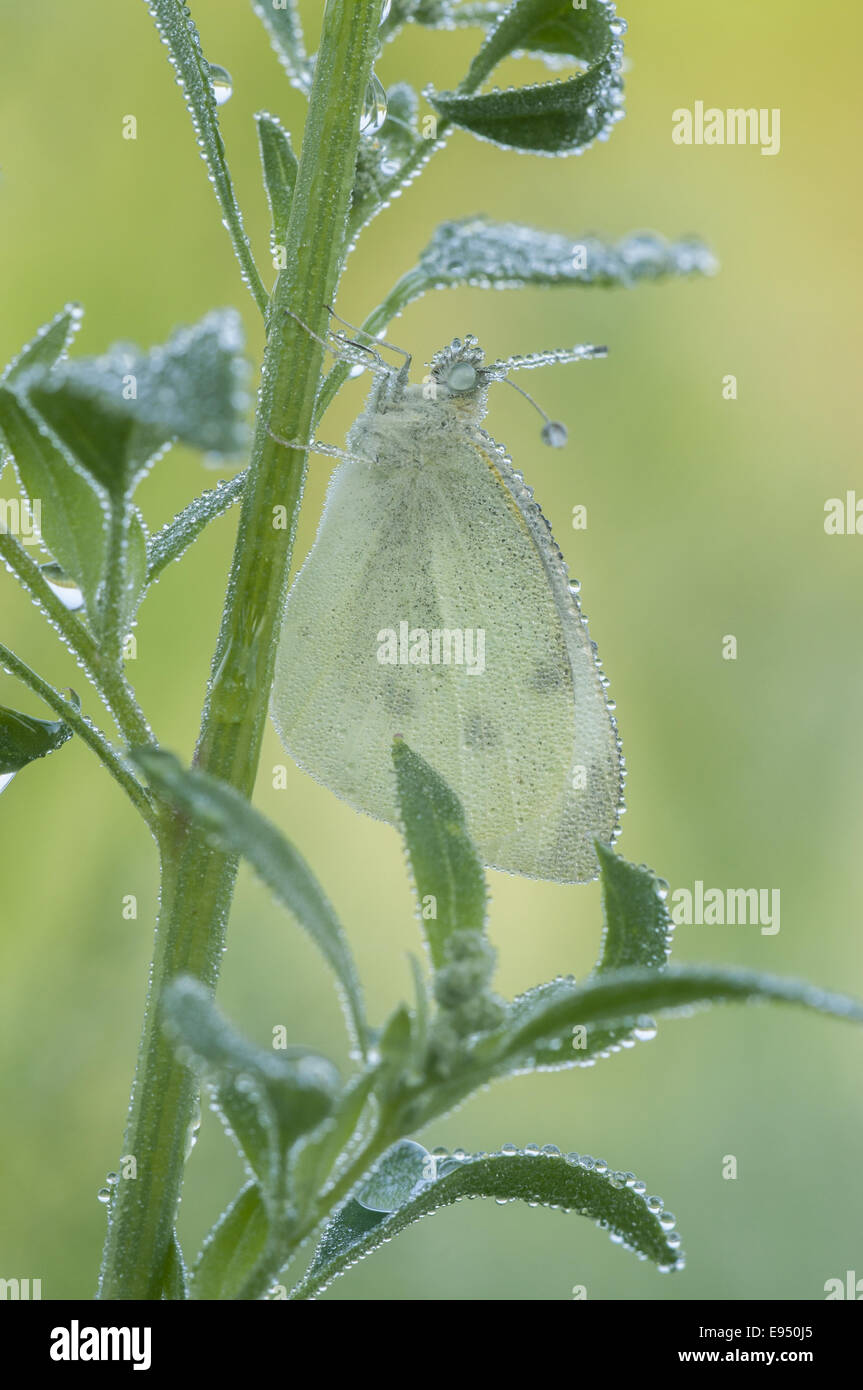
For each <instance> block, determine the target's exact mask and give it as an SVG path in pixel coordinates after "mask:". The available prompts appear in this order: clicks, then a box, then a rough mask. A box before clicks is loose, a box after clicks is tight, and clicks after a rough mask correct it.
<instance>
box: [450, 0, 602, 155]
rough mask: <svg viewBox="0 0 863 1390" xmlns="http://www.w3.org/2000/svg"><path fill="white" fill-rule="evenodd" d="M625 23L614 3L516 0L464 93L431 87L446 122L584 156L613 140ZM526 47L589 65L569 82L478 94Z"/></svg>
mask: <svg viewBox="0 0 863 1390" xmlns="http://www.w3.org/2000/svg"><path fill="white" fill-rule="evenodd" d="M624 27H625V26H624V25H623V22H622V21H619V20H617V18H616V16H615V12H614V7H613V5H606V4H605V3H604V2H603V0H587V7H586V8H585V9H583V10H581V9H578V10H576V9H573V7H572V4H571V0H514V3H513V4H512V5H511V6H510V7H509V9H508V10H507V11H506V13H505V14H504V15H503V17H502V19H501V20H500V22H499V23H497V24H496V25H495V26H494V27H493V28H492V29H491V31H490V33H489V34H488V36H487V38H486V40H485V43H484V44H483V46H482V48H481V49H480V51H479V53H478V54H477V55H476V57H475V58H474V60H473V62H472V64H471V66H470V70H469V72H468V74H467V77H466V78H465V80H464V82H463V83H462V84H461V86H460V87H459V89H458V91H457V92H439V93H437V94H435V93H434V92H430V93H429V94H428V95H429V100H430V101H431V103H432V105H433V106H434V107H435V109H436V110H437V111H438V112H439V114H440V115H441V116H443V117H444V119H446V120H450V121H453V122H454V123H455V124H456V125H458V126H461V127H462V128H463V129H465V130H469V131H471V132H472V134H474V135H478V136H479V137H480V138H481V139H484V140H491V141H493V142H494V143H495V144H497V145H502V146H504V147H505V148H507V149H517V150H527V151H531V152H533V153H537V154H549V155H557V154H580V153H581V152H582V151H583V150H585V149H586V148H587V146H588V145H590V144H591V143H592V142H593V141H594V140H596V139H598V138H599V139H608V137H609V135H610V134H611V131H612V129H613V128H614V125H615V123H616V122H617V121H618V120H620V119H621V118H622V116H623V83H622V80H621V76H620V73H621V65H622V61H623V44H622V43H621V42H620V38H619V35H620V34H621V33H622V32H623V29H624ZM519 50H529V51H534V50H538V51H540V52H542V53H546V54H548V53H550V54H554V55H557V56H560V55H561V54H564V55H567V56H572V57H575V58H577V59H579V60H580V61H582V62H584V63H585V64H587V67H586V70H585V71H584V72H582V73H579V74H578V75H577V76H575V77H570V78H568V79H567V80H566V81H558V82H547V83H540V84H538V85H532V86H527V87H518V88H515V87H513V88H509V89H507V90H506V91H493V92H486V93H482V94H478V89H479V88H480V87H481V86H482V84H483V82H484V81H485V79H486V78H487V77H488V76H489V74H490V73H491V72H492V71H493V69H494V68H495V67H497V65H498V64H499V63H500V62H501V61H502V60H503V59H504V58H506V57H508V56H509V55H510V54H512V53H515V52H517V51H519Z"/></svg>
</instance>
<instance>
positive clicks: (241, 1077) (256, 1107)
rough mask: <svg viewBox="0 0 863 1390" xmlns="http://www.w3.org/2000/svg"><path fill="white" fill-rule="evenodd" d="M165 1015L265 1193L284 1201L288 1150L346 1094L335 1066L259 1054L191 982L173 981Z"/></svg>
mask: <svg viewBox="0 0 863 1390" xmlns="http://www.w3.org/2000/svg"><path fill="white" fill-rule="evenodd" d="M164 1008H165V1028H166V1030H167V1031H168V1033H169V1035H170V1036H171V1037H172V1038H173V1039H174V1040H175V1042H176V1043H177V1044H178V1046H179V1048H180V1056H181V1058H182V1060H184V1061H187V1062H188V1064H189V1065H192V1066H194V1067H195V1068H196V1069H197V1070H198V1071H199V1072H201V1073H202V1074H203V1075H204V1076H205V1077H206V1078H207V1080H208V1082H209V1084H210V1085H211V1086H212V1087H213V1089H214V1091H215V1093H216V1097H217V1100H218V1104H219V1108H220V1110H221V1112H222V1114H223V1116H224V1118H225V1121H226V1125H227V1127H228V1130H229V1132H230V1133H231V1135H232V1137H233V1138H234V1139H235V1141H236V1142H237V1145H238V1147H239V1148H240V1150H241V1152H242V1153H244V1154H245V1156H246V1158H247V1159H248V1161H249V1164H250V1166H251V1168H252V1170H253V1172H254V1173H255V1175H256V1177H257V1178H258V1181H259V1182H260V1184H261V1187H262V1188H263V1190H264V1192H265V1194H267V1195H270V1196H272V1195H273V1194H277V1193H278V1192H279V1191H280V1188H281V1182H282V1176H283V1172H284V1159H285V1157H286V1155H287V1152H288V1150H289V1149H290V1148H291V1146H292V1145H293V1144H294V1143H295V1142H296V1140H297V1139H298V1138H299V1136H300V1135H301V1134H305V1133H307V1132H308V1131H309V1130H311V1129H314V1128H315V1127H316V1126H317V1125H319V1124H320V1122H321V1120H323V1119H324V1118H325V1116H326V1115H327V1114H328V1113H329V1111H330V1110H331V1109H332V1106H333V1102H334V1100H335V1097H336V1096H337V1094H338V1091H339V1077H338V1072H337V1071H336V1069H335V1067H334V1066H333V1065H332V1063H331V1062H328V1061H327V1059H326V1058H324V1057H321V1056H319V1054H317V1053H312V1052H307V1051H305V1050H304V1049H302V1048H297V1049H290V1050H288V1051H281V1052H272V1051H271V1052H267V1051H264V1049H263V1048H258V1047H254V1046H253V1045H252V1044H251V1043H249V1042H247V1041H246V1039H245V1038H243V1037H242V1036H241V1035H240V1034H239V1033H237V1032H236V1030H235V1029H234V1028H233V1027H232V1026H231V1025H230V1024H229V1023H228V1022H227V1020H226V1019H225V1018H224V1017H223V1016H222V1014H221V1013H220V1012H219V1010H218V1009H217V1008H216V1005H215V1004H214V1002H213V1000H212V998H211V996H210V994H209V992H208V990H207V989H206V988H205V986H204V985H202V984H201V982H200V981H199V980H194V979H192V978H191V977H189V976H180V977H178V978H176V979H175V980H173V981H172V982H171V984H170V986H169V988H168V990H167V992H166V996H165V1006H164Z"/></svg>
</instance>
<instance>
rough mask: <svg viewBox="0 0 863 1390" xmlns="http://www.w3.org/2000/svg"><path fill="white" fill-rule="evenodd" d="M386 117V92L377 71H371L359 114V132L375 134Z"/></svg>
mask: <svg viewBox="0 0 863 1390" xmlns="http://www.w3.org/2000/svg"><path fill="white" fill-rule="evenodd" d="M386 118H387V94H386V91H385V90H384V84H383V83H382V82H381V79H380V78H379V77H378V75H377V73H374V72H373V73H372V75H371V77H370V79H369V85H368V87H367V88H366V96H365V101H364V102H363V109H362V114H361V115H360V132H361V134H363V135H375V134H376V133H377V132H378V131H379V130H380V128H381V126H382V125H383V123H384V121H385V120H386Z"/></svg>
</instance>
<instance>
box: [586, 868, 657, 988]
mask: <svg viewBox="0 0 863 1390" xmlns="http://www.w3.org/2000/svg"><path fill="white" fill-rule="evenodd" d="M596 853H597V857H598V859H599V869H600V874H601V876H602V902H603V911H604V915H605V928H604V930H603V936H602V955H601V958H600V961H599V964H598V966H597V970H598V971H599V972H603V973H604V972H607V971H610V970H624V969H626V968H627V967H628V966H636V965H640V966H645V967H652V968H653V969H655V970H661V969H662V968H663V967H664V966H665V964H666V963H667V961H668V957H669V954H670V952H671V934H672V932H673V930H674V928H673V927H672V925H671V919H670V917H669V915H668V908H667V907H666V898H667V896H668V884H667V883H666V882H665V880H664V879H660V878H657V876H656V874H655V873H654V872H653V870H652V869H648V868H647V866H646V865H645V864H629V863H627V861H626V860H625V859H622V858H621V856H620V855H619V854H615V852H614V850H613V849H611V848H610V847H609V846H608V845H603V844H600V843H599V842H597V846H596Z"/></svg>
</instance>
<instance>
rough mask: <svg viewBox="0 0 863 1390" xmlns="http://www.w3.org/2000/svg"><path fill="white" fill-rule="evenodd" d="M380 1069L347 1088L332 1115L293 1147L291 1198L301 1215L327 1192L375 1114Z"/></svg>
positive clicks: (357, 1078) (360, 1076)
mask: <svg viewBox="0 0 863 1390" xmlns="http://www.w3.org/2000/svg"><path fill="white" fill-rule="evenodd" d="M377 1075H378V1069H377V1068H376V1067H367V1068H366V1069H365V1070H364V1071H362V1072H360V1073H359V1074H358V1075H357V1076H355V1077H354V1078H353V1079H352V1080H351V1081H350V1082H349V1084H348V1085H347V1086H346V1087H345V1089H344V1091H343V1092H342V1094H341V1096H340V1097H339V1099H338V1101H337V1102H336V1106H335V1109H334V1110H333V1112H332V1114H330V1115H328V1116H327V1118H326V1119H325V1120H323V1121H322V1123H321V1124H320V1125H319V1126H318V1128H317V1129H316V1130H312V1131H311V1132H310V1133H308V1134H304V1135H303V1136H302V1138H301V1139H299V1140H298V1141H297V1143H296V1145H295V1146H294V1149H293V1151H292V1153H291V1157H290V1161H289V1165H288V1179H289V1186H290V1190H291V1198H292V1201H293V1202H294V1204H295V1205H296V1207H297V1208H298V1210H299V1211H300V1212H304V1211H305V1210H306V1209H307V1207H308V1206H310V1205H311V1203H312V1202H313V1201H314V1200H315V1198H316V1197H318V1196H319V1195H321V1193H322V1191H326V1189H327V1187H328V1186H329V1185H331V1183H332V1182H333V1181H334V1180H335V1178H336V1177H337V1176H338V1173H339V1171H340V1165H339V1160H341V1161H342V1162H344V1161H345V1157H346V1155H347V1154H349V1153H350V1152H351V1150H352V1148H353V1147H354V1146H355V1144H356V1143H357V1142H358V1138H359V1136H360V1135H361V1134H362V1132H363V1131H364V1129H365V1128H366V1123H367V1117H369V1116H370V1115H372V1114H373V1113H374V1112H375V1110H376V1102H375V1100H374V1097H373V1096H372V1094H371V1093H372V1089H373V1087H374V1085H375V1082H376V1080H377Z"/></svg>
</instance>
